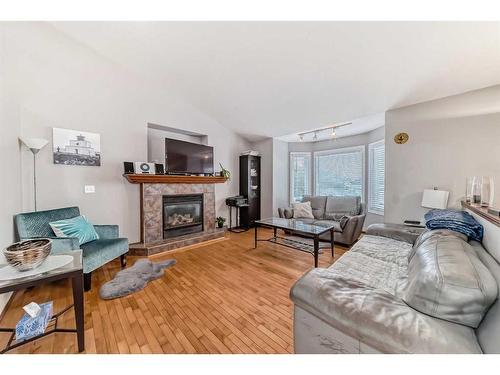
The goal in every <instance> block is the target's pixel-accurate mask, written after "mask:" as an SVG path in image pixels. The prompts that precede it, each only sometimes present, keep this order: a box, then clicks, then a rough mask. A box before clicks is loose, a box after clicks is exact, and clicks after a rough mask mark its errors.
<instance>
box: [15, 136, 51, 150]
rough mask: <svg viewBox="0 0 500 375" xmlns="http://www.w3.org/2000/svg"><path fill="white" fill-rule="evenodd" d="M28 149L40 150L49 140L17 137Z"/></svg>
mask: <svg viewBox="0 0 500 375" xmlns="http://www.w3.org/2000/svg"><path fill="white" fill-rule="evenodd" d="M19 139H20V140H21V142H23V143H24V145H25V146H26V147H28V148H29V149H30V150H32V151H33V150H36V151H38V150H41V149H42V148H44V147H45V145H46V144H47V143H49V141H47V140H46V139H43V138H19Z"/></svg>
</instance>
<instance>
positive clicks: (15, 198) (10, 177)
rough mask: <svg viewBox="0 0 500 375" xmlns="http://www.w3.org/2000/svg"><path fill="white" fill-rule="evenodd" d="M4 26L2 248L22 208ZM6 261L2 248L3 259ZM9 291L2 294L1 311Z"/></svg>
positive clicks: (0, 69) (0, 49) (0, 44)
mask: <svg viewBox="0 0 500 375" xmlns="http://www.w3.org/2000/svg"><path fill="white" fill-rule="evenodd" d="M5 38H6V36H5V29H4V27H3V26H2V25H1V24H0V129H1V136H0V150H1V151H2V154H1V157H0V169H1V170H2V175H3V176H4V177H3V178H2V183H0V196H1V197H2V199H0V249H3V248H4V247H5V246H7V245H9V244H10V243H12V239H13V225H12V223H13V220H12V216H13V215H14V214H15V213H16V212H19V210H20V209H21V194H19V191H20V190H21V170H20V167H21V165H20V161H19V159H20V157H19V155H20V154H19V142H18V136H19V128H18V126H17V125H18V124H19V117H18V109H17V106H16V103H15V97H14V95H15V93H14V91H13V89H12V82H11V78H12V76H11V75H10V74H8V71H7V66H6V64H7V61H6V53H5V52H6V45H5V43H6V42H5ZM3 262H5V259H4V257H3V254H2V253H1V251H0V263H3ZM9 295H10V294H0V314H1V313H2V310H3V308H4V306H5V304H6V303H7V300H8V297H9Z"/></svg>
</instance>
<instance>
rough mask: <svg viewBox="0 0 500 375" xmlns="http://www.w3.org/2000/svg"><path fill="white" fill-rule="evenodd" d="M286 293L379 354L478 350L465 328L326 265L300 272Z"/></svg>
mask: <svg viewBox="0 0 500 375" xmlns="http://www.w3.org/2000/svg"><path fill="white" fill-rule="evenodd" d="M333 267H335V266H333ZM290 298H291V299H292V301H293V302H294V303H295V305H296V306H298V307H300V308H301V309H303V310H305V311H307V312H308V313H310V314H312V315H313V316H315V317H317V318H318V319H320V320H322V321H324V322H325V323H327V324H328V325H330V326H332V327H334V328H336V329H337V330H340V331H341V332H343V333H344V334H346V335H348V336H349V337H351V338H354V339H357V340H359V341H361V342H363V343H364V344H367V345H368V346H370V347H372V348H374V349H376V350H377V351H380V352H383V353H481V348H480V346H479V344H478V342H477V339H476V336H475V333H474V330H473V329H471V328H470V327H466V326H463V325H460V324H455V323H451V322H447V321H444V320H441V319H437V318H433V317H431V316H428V315H426V314H422V313H420V312H418V311H417V310H414V309H412V308H411V307H409V306H408V305H406V304H405V303H404V302H403V301H402V300H401V299H399V298H398V297H397V296H394V295H392V294H391V293H389V292H387V291H385V290H383V289H379V288H374V287H371V286H368V285H367V284H365V283H363V282H361V281H359V280H356V279H354V278H351V277H343V276H341V275H340V274H338V273H336V272H335V271H332V270H331V269H322V268H315V269H313V270H311V271H309V272H308V273H306V274H305V275H304V276H302V277H301V278H300V279H299V280H298V281H297V282H296V283H295V285H294V286H293V287H292V289H291V291H290ZM294 324H295V322H294Z"/></svg>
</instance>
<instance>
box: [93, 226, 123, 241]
mask: <svg viewBox="0 0 500 375" xmlns="http://www.w3.org/2000/svg"><path fill="white" fill-rule="evenodd" d="M94 229H95V231H96V232H97V234H98V235H99V238H103V239H108V240H109V239H113V238H118V236H119V233H118V232H119V229H118V225H94Z"/></svg>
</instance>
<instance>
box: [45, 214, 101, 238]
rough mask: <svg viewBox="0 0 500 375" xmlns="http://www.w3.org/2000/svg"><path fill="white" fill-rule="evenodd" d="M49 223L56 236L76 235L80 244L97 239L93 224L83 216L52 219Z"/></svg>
mask: <svg viewBox="0 0 500 375" xmlns="http://www.w3.org/2000/svg"><path fill="white" fill-rule="evenodd" d="M49 225H50V227H51V228H52V230H53V231H54V233H55V234H56V236H57V237H76V238H78V242H79V243H80V245H83V244H84V243H87V242H90V241H94V240H98V239H99V235H98V234H97V232H96V231H95V229H94V226H93V225H92V224H91V223H90V222H89V221H88V220H87V219H86V218H85V216H77V217H74V218H72V219H64V220H58V221H52V222H50V223H49Z"/></svg>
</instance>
